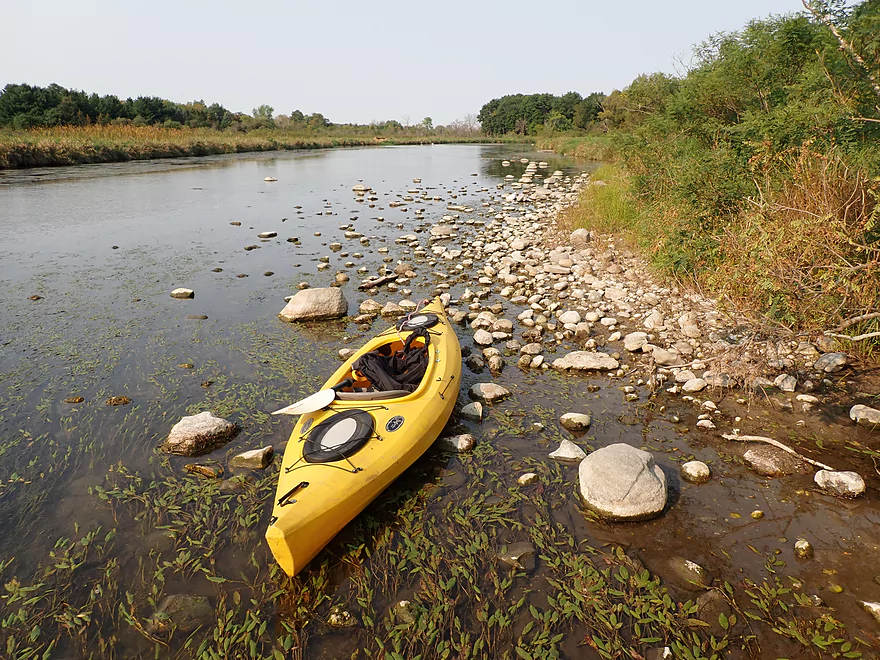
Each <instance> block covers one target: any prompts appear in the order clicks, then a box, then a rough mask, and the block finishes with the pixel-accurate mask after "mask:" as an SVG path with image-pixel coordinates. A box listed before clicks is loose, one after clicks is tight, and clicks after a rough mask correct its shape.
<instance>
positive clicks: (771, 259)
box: [537, 0, 880, 339]
mask: <svg viewBox="0 0 880 660" xmlns="http://www.w3.org/2000/svg"><path fill="white" fill-rule="evenodd" d="M878 80H880V1H878V0H868V1H867V2H863V3H861V4H858V5H856V6H854V7H851V8H846V7H844V6H842V5H837V4H835V5H833V6H828V5H823V6H819V5H818V4H816V5H812V11H810V12H808V13H802V14H798V15H789V16H783V17H771V18H768V19H765V20H756V21H753V22H751V23H749V24H748V25H747V26H746V27H745V28H744V29H742V30H741V31H739V32H734V33H729V34H719V35H715V36H713V37H711V38H710V39H708V40H707V41H706V42H705V43H703V44H701V45H700V46H698V47H697V48H696V49H695V60H694V62H693V64H692V66H691V67H690V69H689V71H688V72H687V73H686V75H683V76H681V77H672V76H667V75H665V74H660V73H657V74H652V75H644V76H639V77H638V78H636V80H634V81H633V82H632V83H631V84H630V85H629V86H628V87H626V88H624V89H623V90H615V91H614V92H612V93H611V94H610V95H609V96H608V97H606V98H605V99H603V101H602V109H601V111H600V112H599V113H598V115H597V117H596V120H595V121H594V122H593V123H592V124H591V125H590V127H589V128H588V129H587V130H586V131H582V132H581V134H580V135H572V134H565V135H556V136H549V137H547V136H545V137H543V138H539V146H541V147H543V148H552V149H555V150H557V151H559V152H561V153H567V154H573V155H578V156H585V157H591V158H600V159H603V160H611V161H613V163H614V165H613V167H612V168H610V169H606V170H605V173H604V176H603V178H604V179H605V180H606V182H607V183H608V184H609V185H607V186H605V187H600V186H597V187H594V188H591V189H590V190H589V191H587V192H586V193H585V200H584V201H585V203H584V204H582V205H581V208H580V209H578V210H577V211H575V212H574V213H573V215H572V217H571V221H572V222H573V223H575V224H581V225H585V226H589V227H595V228H598V229H606V230H608V229H611V230H624V231H626V232H627V233H629V234H630V235H631V236H632V237H633V239H634V240H636V241H638V242H639V243H640V244H641V246H642V247H643V248H645V249H646V251H647V252H648V253H649V254H650V255H651V256H652V258H653V259H654V262H655V263H656V264H657V265H658V266H659V267H660V268H662V269H663V270H664V271H666V272H667V273H668V274H670V275H672V276H675V277H678V278H687V279H690V280H693V281H695V282H697V283H698V284H700V285H702V286H707V287H708V288H710V289H711V290H713V291H715V292H716V293H718V294H720V295H722V296H726V297H728V298H729V299H730V300H732V301H734V302H735V303H737V304H739V305H741V306H742V307H745V308H750V309H754V310H756V311H759V312H762V313H763V314H765V315H766V317H767V318H769V319H772V320H773V321H775V322H777V323H779V324H782V325H784V326H787V327H790V328H794V329H804V330H833V329H840V330H842V329H843V328H844V327H846V328H847V332H848V333H850V334H853V335H866V334H867V335H871V334H873V333H875V332H876V331H877V330H880V327H878V319H877V318H876V317H875V318H868V319H865V320H863V321H861V322H859V323H855V324H852V325H849V326H847V325H846V324H847V322H848V319H851V318H854V317H857V316H861V315H864V314H869V315H870V313H873V312H876V311H877V310H878V306H880V210H878V209H880V207H878V196H880V85H878ZM537 132H538V133H540V129H539V130H538V131H537ZM866 339H876V337H867V338H866Z"/></svg>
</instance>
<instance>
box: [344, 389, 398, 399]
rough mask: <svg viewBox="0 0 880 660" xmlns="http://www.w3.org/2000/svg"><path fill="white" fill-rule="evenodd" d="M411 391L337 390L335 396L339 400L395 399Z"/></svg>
mask: <svg viewBox="0 0 880 660" xmlns="http://www.w3.org/2000/svg"><path fill="white" fill-rule="evenodd" d="M410 394H412V392H408V391H407V390H386V391H384V392H382V391H380V390H373V391H371V392H337V393H336V398H337V399H339V400H340V401H381V400H383V399H397V398H398V397H402V396H408V395H410Z"/></svg>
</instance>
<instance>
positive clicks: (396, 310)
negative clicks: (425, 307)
mask: <svg viewBox="0 0 880 660" xmlns="http://www.w3.org/2000/svg"><path fill="white" fill-rule="evenodd" d="M380 313H381V314H382V316H403V315H404V314H405V313H406V310H404V309H403V307H401V306H400V305H398V304H397V303H396V302H394V301H393V300H390V301H388V302H387V303H386V304H385V306H384V307H383V308H382V310H381V312H380Z"/></svg>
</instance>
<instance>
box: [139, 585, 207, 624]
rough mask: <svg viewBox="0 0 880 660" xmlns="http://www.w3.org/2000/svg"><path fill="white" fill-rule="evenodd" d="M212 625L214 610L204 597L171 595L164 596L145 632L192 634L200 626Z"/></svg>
mask: <svg viewBox="0 0 880 660" xmlns="http://www.w3.org/2000/svg"><path fill="white" fill-rule="evenodd" d="M213 623H214V608H213V607H212V606H211V601H209V600H208V599H207V598H206V597H205V596H189V595H186V594H172V595H170V596H165V598H163V599H162V602H160V603H159V606H158V607H157V608H156V611H155V612H154V613H153V616H152V617H150V621H149V623H148V624H147V630H148V631H149V632H151V633H163V632H167V631H168V630H170V629H172V628H173V629H175V630H177V631H179V632H192V631H193V630H196V629H197V628H201V627H202V626H210V625H213Z"/></svg>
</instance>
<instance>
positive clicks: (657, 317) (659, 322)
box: [644, 309, 666, 330]
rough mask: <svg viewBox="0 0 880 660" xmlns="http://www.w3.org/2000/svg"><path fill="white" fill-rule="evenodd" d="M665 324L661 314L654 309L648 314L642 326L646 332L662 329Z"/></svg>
mask: <svg viewBox="0 0 880 660" xmlns="http://www.w3.org/2000/svg"><path fill="white" fill-rule="evenodd" d="M665 323H666V320H665V319H664V318H663V314H662V313H661V312H660V310H659V309H655V310H652V311H651V313H650V314H648V316H647V318H646V319H645V323H644V325H645V327H646V328H647V329H648V330H657V329H659V328H662V327H663V325H664V324H665Z"/></svg>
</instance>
